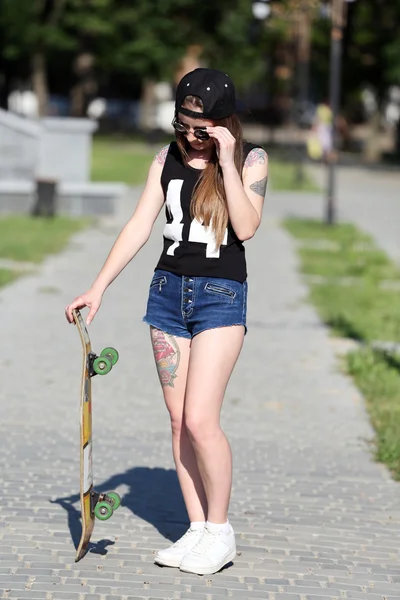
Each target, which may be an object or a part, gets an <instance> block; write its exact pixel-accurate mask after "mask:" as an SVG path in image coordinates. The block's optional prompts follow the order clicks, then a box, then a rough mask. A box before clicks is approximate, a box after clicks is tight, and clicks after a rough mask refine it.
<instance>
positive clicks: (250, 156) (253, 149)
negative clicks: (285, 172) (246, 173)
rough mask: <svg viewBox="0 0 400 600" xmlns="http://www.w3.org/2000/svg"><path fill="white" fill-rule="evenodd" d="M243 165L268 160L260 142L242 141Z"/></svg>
mask: <svg viewBox="0 0 400 600" xmlns="http://www.w3.org/2000/svg"><path fill="white" fill-rule="evenodd" d="M243 153H244V165H243V166H244V167H245V168H247V167H252V166H253V165H255V164H259V165H263V164H265V163H266V162H267V161H268V155H267V153H266V151H265V150H264V148H263V147H262V146H261V145H260V144H253V143H252V142H244V143H243Z"/></svg>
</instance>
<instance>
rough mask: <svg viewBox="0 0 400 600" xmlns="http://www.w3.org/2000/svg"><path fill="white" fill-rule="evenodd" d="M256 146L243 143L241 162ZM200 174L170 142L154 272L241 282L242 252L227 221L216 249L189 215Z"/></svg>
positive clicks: (207, 231) (243, 277)
mask: <svg viewBox="0 0 400 600" xmlns="http://www.w3.org/2000/svg"><path fill="white" fill-rule="evenodd" d="M259 147H260V146H257V145H254V144H250V143H249V142H245V143H244V159H246V157H247V155H248V154H249V152H250V151H251V150H253V148H259ZM200 174H201V170H200V169H195V168H193V167H190V166H189V165H185V164H184V162H183V159H182V156H181V153H180V151H179V148H178V145H177V143H176V142H172V143H171V144H170V147H169V150H168V154H167V158H166V161H165V164H164V168H163V171H162V174H161V185H162V188H163V191H164V202H165V214H166V224H165V227H164V232H163V234H164V248H163V251H162V253H161V256H160V260H159V261H158V264H157V266H156V269H162V270H164V271H170V272H172V273H175V274H177V275H186V276H193V277H223V278H224V279H234V280H236V281H240V282H243V281H245V280H246V277H247V270H246V257H245V250H244V246H243V243H242V242H241V241H240V240H239V239H238V237H237V236H236V234H235V232H234V230H233V228H232V226H231V224H230V222H229V223H228V227H227V229H226V232H225V237H224V240H223V242H222V245H221V246H220V248H217V249H216V247H215V238H214V235H213V233H212V231H211V227H208V228H206V227H204V226H203V225H201V223H199V222H198V221H196V220H193V219H192V218H191V216H190V203H191V199H192V194H193V189H194V186H195V185H196V182H197V180H198V178H199V177H200Z"/></svg>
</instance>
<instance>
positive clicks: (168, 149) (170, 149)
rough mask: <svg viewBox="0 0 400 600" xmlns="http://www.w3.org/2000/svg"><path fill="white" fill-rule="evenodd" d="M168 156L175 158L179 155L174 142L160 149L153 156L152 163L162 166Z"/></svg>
mask: <svg viewBox="0 0 400 600" xmlns="http://www.w3.org/2000/svg"><path fill="white" fill-rule="evenodd" d="M168 155H172V156H175V157H176V156H177V155H179V148H178V144H177V143H176V142H171V143H170V144H167V145H166V146H164V147H163V148H161V150H159V151H158V152H157V154H156V155H155V157H154V161H155V162H158V164H160V165H162V166H164V165H165V162H166V160H167V156H168Z"/></svg>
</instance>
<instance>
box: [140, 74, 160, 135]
mask: <svg viewBox="0 0 400 600" xmlns="http://www.w3.org/2000/svg"><path fill="white" fill-rule="evenodd" d="M154 88H155V81H154V80H153V79H145V80H144V81H143V84H142V95H141V98H140V117H139V127H140V129H142V131H146V132H149V131H151V130H152V129H154V128H155V126H156V97H155V90H154Z"/></svg>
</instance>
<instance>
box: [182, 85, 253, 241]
mask: <svg viewBox="0 0 400 600" xmlns="http://www.w3.org/2000/svg"><path fill="white" fill-rule="evenodd" d="M182 106H183V107H184V108H188V109H190V110H196V108H197V109H200V110H201V111H203V103H202V101H201V99H200V98H199V97H198V96H187V97H186V98H185V101H184V103H183V105H182ZM215 126H219V127H226V128H227V129H228V130H229V131H230V132H231V134H232V135H233V137H234V138H235V140H236V144H235V157H234V160H235V165H236V168H237V170H238V173H239V175H240V177H242V169H243V132H242V125H241V123H240V121H239V118H238V117H237V116H236V115H232V116H231V117H228V118H226V119H219V120H218V121H215ZM176 141H177V144H178V147H179V150H180V151H181V154H182V157H183V160H184V161H185V162H186V163H187V161H188V158H189V155H188V146H189V144H188V141H187V139H186V137H185V135H184V134H183V133H179V132H178V131H176ZM190 212H191V217H192V218H193V219H197V220H198V221H200V223H202V225H204V226H205V227H209V226H210V224H211V229H212V231H213V233H214V236H215V240H216V247H217V248H219V246H220V245H221V244H222V241H223V239H224V235H225V230H226V227H227V225H228V205H227V201H226V194H225V189H224V182H223V177H222V170H221V167H220V166H219V162H218V157H217V152H216V148H215V146H214V149H213V153H212V156H211V158H210V160H209V162H208V164H207V166H206V168H205V169H204V170H203V171H202V173H201V175H200V177H199V180H198V181H197V183H196V186H195V188H194V192H193V197H192V201H191V205H190Z"/></svg>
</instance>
